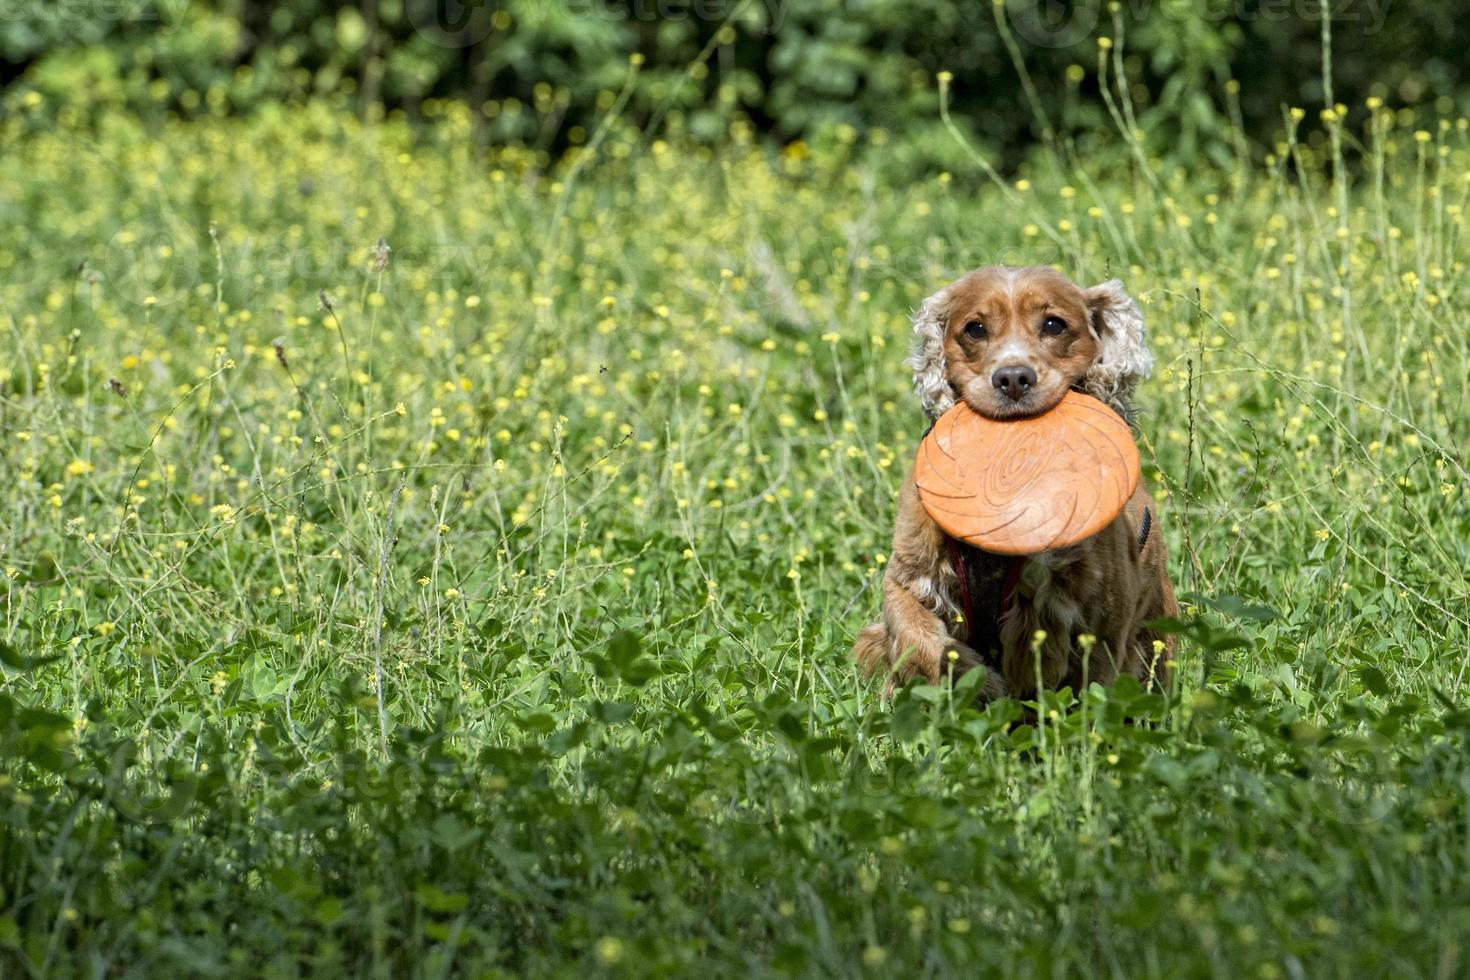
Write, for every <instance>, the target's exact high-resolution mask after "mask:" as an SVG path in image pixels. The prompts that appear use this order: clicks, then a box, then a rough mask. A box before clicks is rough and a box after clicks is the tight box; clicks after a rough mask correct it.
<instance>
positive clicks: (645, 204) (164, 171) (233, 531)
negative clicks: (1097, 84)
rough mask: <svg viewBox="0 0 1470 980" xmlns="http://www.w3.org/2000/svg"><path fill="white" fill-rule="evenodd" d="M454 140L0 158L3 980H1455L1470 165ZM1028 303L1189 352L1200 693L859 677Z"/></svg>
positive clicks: (1188, 645)
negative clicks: (853, 658)
mask: <svg viewBox="0 0 1470 980" xmlns="http://www.w3.org/2000/svg"><path fill="white" fill-rule="evenodd" d="M438 116H439V118H438V122H437V123H436V125H435V126H434V127H433V128H431V129H430V130H428V131H427V132H420V133H417V134H412V135H411V134H410V133H409V132H408V131H407V129H406V128H405V127H403V126H401V125H399V124H397V123H395V122H392V121H388V122H385V123H383V124H380V125H375V126H369V127H365V126H362V125H360V124H359V123H358V122H356V121H354V120H353V119H352V118H351V117H349V116H347V115H346V114H344V113H341V112H339V111H337V110H334V109H331V108H328V107H325V106H314V107H308V108H303V109H293V110H291V111H289V112H287V111H281V112H262V113H260V114H258V115H257V117H256V118H254V119H252V120H234V121H228V120H216V121H201V122H195V123H189V124H184V123H177V122H175V123H170V124H167V125H164V126H154V127H151V128H145V127H144V126H142V125H141V124H139V123H136V122H133V121H130V120H129V119H127V118H122V117H117V116H109V115H105V114H104V115H102V116H101V117H99V118H98V119H96V120H92V121H88V122H86V123H85V124H83V123H82V122H70V121H69V120H68V114H67V113H66V112H64V111H63V112H62V113H61V114H60V116H59V121H53V118H52V116H51V115H50V114H48V112H47V107H44V106H36V105H32V106H30V107H29V108H28V109H27V110H26V111H22V112H19V113H16V114H13V115H12V116H11V117H10V118H9V119H7V120H4V121H3V122H0V226H3V227H4V228H5V229H6V232H5V235H4V236H3V238H0V330H3V332H4V333H5V335H6V338H7V339H6V342H5V347H4V351H5V354H4V356H3V359H0V458H3V465H4V473H5V476H6V480H5V485H4V488H3V490H0V501H3V503H0V513H3V515H4V519H3V522H0V568H3V571H4V573H5V580H6V584H5V586H4V589H3V592H0V638H3V646H0V654H3V668H0V975H3V976H6V977H11V976H14V977H50V976H65V975H98V976H101V975H118V976H138V977H143V976H147V977H160V976H170V975H183V974H187V975H195V976H198V975H215V974H228V973H238V972H241V971H246V970H248V971H249V972H258V973H263V974H268V975H272V976H296V975H306V974H309V975H332V974H341V973H350V974H353V975H366V976H420V975H422V976H442V975H445V974H450V973H462V974H467V975H476V976H494V975H500V974H502V973H527V974H532V975H557V974H560V975H609V976H612V975H629V976H632V975H649V974H693V975H699V976H732V977H733V976H748V975H752V974H765V973H772V974H799V975H817V976H855V975H873V976H894V977H913V976H946V975H965V976H976V975H980V976H1016V975H1046V976H1061V975H1067V976H1072V975H1112V976H1129V977H1132V976H1157V977H1178V976H1206V975H1210V976H1221V977H1238V976H1254V977H1264V978H1271V977H1300V976H1354V977H1358V976H1383V975H1394V976H1442V977H1450V976H1457V975H1464V974H1465V972H1466V971H1467V970H1470V806H1467V796H1470V690H1467V678H1466V670H1467V665H1470V643H1467V641H1470V628H1467V618H1470V603H1467V602H1466V598H1467V595H1470V580H1467V573H1466V566H1467V563H1470V544H1467V542H1470V508H1467V493H1470V486H1467V483H1470V480H1467V474H1466V469H1465V467H1466V455H1467V454H1466V448H1467V444H1470V404H1467V390H1466V389H1467V378H1470V333H1467V331H1466V328H1465V324H1466V322H1467V316H1470V291H1467V286H1466V283H1467V279H1466V268H1465V259H1466V254H1467V249H1466V241H1465V238H1464V235H1463V233H1462V230H1461V229H1462V227H1463V222H1464V208H1465V206H1466V203H1467V199H1470V134H1467V132H1466V129H1467V127H1466V123H1465V121H1464V120H1456V119H1454V118H1453V117H1451V118H1449V119H1447V120H1444V121H1440V120H1438V119H1430V118H1426V117H1424V116H1422V115H1421V116H1420V117H1419V118H1418V119H1415V118H1414V117H1413V114H1412V113H1407V112H1398V113H1395V112H1394V111H1393V110H1391V109H1389V108H1382V107H1372V108H1371V111H1370V110H1365V109H1363V108H1362V107H1357V108H1355V110H1354V112H1353V114H1352V115H1351V116H1350V121H1345V120H1343V119H1342V118H1341V117H1338V116H1335V115H1332V114H1329V115H1328V117H1327V118H1326V119H1325V120H1319V119H1318V118H1317V117H1316V116H1315V115H1314V116H1312V117H1311V118H1310V119H1308V120H1303V121H1300V124H1301V126H1302V127H1303V131H1302V134H1301V137H1300V142H1298V141H1297V139H1296V137H1290V138H1288V137H1286V136H1283V142H1282V145H1281V146H1279V147H1277V148H1276V150H1275V152H1274V153H1273V154H1272V155H1271V156H1270V157H1269V158H1268V159H1266V160H1265V161H1264V162H1262V161H1261V160H1259V159H1257V160H1255V161H1254V162H1250V161H1242V162H1240V163H1239V164H1238V165H1237V166H1235V167H1234V168H1233V169H1228V170H1223V171H1210V170H1202V169H1200V167H1199V166H1198V165H1197V164H1196V163H1195V162H1194V161H1181V162H1176V161H1171V160H1169V159H1168V158H1167V157H1164V158H1158V157H1157V156H1156V153H1157V152H1158V149H1159V148H1158V147H1153V146H1147V145H1143V144H1139V143H1134V142H1131V141H1127V140H1124V139H1122V138H1120V137H1107V136H1104V135H1100V136H1098V137H1097V138H1096V141H1095V143H1096V145H1094V146H1090V147H1089V149H1088V150H1087V152H1086V153H1078V154H1077V155H1076V157H1075V158H1072V157H1062V158H1056V159H1052V160H1051V162H1050V163H1048V162H1046V161H1045V160H1039V161H1038V162H1037V163H1036V164H1035V165H1033V166H1032V167H1030V168H1028V169H1027V170H1026V171H1025V172H1024V174H1023V175H1022V176H1021V178H1020V179H1017V178H1014V177H1011V178H1007V179H1006V180H1005V181H1004V182H998V181H992V180H990V179H988V178H987V177H986V175H985V164H984V161H983V159H979V158H977V159H975V160H974V161H973V166H972V167H969V168H967V169H966V170H965V171H964V172H956V173H953V174H947V173H945V174H940V173H924V174H918V175H916V173H915V172H914V171H913V169H912V168H911V167H910V166H909V165H908V164H907V163H906V162H905V159H906V158H905V157H904V156H903V154H902V152H901V148H900V147H897V146H895V145H883V142H882V140H881V138H880V139H878V140H877V141H873V140H870V139H868V138H861V137H855V138H854V139H851V140H844V139H837V140H835V141H834V142H832V143H831V144H830V145H825V144H824V145H812V146H803V145H800V144H798V145H795V146H792V147H789V148H787V149H786V150H785V151H783V152H781V153H779V154H778V153H775V152H774V151H771V150H769V149H767V148H764V147H762V146H761V145H759V144H755V143H751V142H749V141H748V140H742V139H741V138H740V134H738V133H737V134H736V139H735V141H734V144H733V145H732V146H731V148H730V149H729V150H728V151H724V152H721V153H718V154H714V153H710V152H709V151H704V150H698V149H694V148H689V147H680V146H677V145H665V144H663V143H660V142H653V141H648V140H641V139H639V138H638V137H637V135H636V134H631V133H624V132H622V131H620V130H619V129H618V128H617V127H616V126H613V127H611V128H609V129H607V130H606V131H604V132H602V133H599V134H596V135H595V136H594V143H595V144H596V150H595V152H591V153H588V154H586V155H584V156H582V157H580V158H573V159H570V160H567V161H563V162H561V163H557V164H555V165H554V166H550V167H549V169H548V168H547V163H548V161H546V160H545V159H543V158H539V157H538V156H537V154H535V153H534V152H532V151H529V150H514V149H507V150H498V151H495V152H493V153H490V154H488V155H487V154H486V153H484V152H483V151H477V150H474V149H472V148H471V146H470V142H471V141H470V140H469V139H468V138H467V134H468V130H469V124H468V121H467V119H466V118H464V116H463V114H462V113H461V112H460V111H459V110H456V109H454V108H452V107H448V106H446V107H443V108H442V111H440V112H439V113H438ZM1293 122H1294V123H1295V122H1297V121H1296V120H1294V121H1293ZM1308 130H1310V138H1309V136H1308ZM1141 138H1143V139H1145V140H1147V139H1148V137H1147V136H1146V135H1144V136H1142V137H1141ZM1335 163H1338V164H1344V163H1345V168H1343V167H1339V166H1334V164H1335ZM1334 173H1342V174H1351V175H1352V176H1351V178H1350V179H1346V180H1342V181H1336V180H1334V178H1333V174H1334ZM993 261H1011V262H1045V263H1052V264H1055V265H1056V266H1057V267H1058V268H1060V269H1062V270H1063V271H1065V272H1067V273H1068V274H1070V275H1073V276H1074V277H1075V278H1077V279H1078V280H1080V281H1082V282H1083V283H1085V284H1086V283H1091V282H1096V281H1099V280H1101V279H1103V278H1106V277H1108V276H1113V275H1116V276H1119V277H1121V278H1122V279H1124V280H1125V282H1126V283H1127V285H1128V287H1129V289H1130V291H1131V292H1132V293H1133V295H1135V296H1136V297H1138V298H1139V300H1140V301H1141V303H1142V304H1143V307H1144V310H1145V313H1146V315H1147V317H1148V319H1149V323H1150V330H1151V338H1152V343H1153V346H1154V350H1155V353H1156V355H1157V356H1158V365H1159V366H1158V369H1157V371H1156V373H1155V376H1154V378H1153V380H1152V381H1150V382H1149V383H1148V384H1147V385H1146V386H1145V388H1144V389H1143V390H1142V392H1141V402H1142V403H1143V406H1144V408H1145V413H1144V414H1143V415H1142V417H1141V420H1140V434H1139V440H1140V446H1141V448H1142V452H1143V457H1144V468H1145V472H1146V474H1147V476H1148V477H1149V479H1150V480H1151V481H1152V482H1153V483H1154V485H1155V488H1156V490H1157V493H1158V495H1159V497H1160V502H1161V511H1162V514H1163V517H1162V529H1163V532H1164V533H1165V534H1166V535H1167V538H1168V543H1169V547H1170V549H1171V554H1172V569H1173V575H1174V579H1175V582H1176V584H1177V586H1178V588H1179V589H1180V591H1181V593H1183V594H1185V595H1186V596H1187V597H1188V598H1187V602H1186V614H1185V622H1184V624H1183V626H1182V628H1183V629H1184V631H1185V641H1184V644H1183V646H1182V653H1181V668H1180V675H1181V683H1180V685H1179V687H1178V690H1177V691H1176V692H1175V693H1174V695H1173V696H1171V697H1169V698H1164V697H1162V696H1159V695H1153V694H1144V693H1143V692H1140V691H1139V690H1138V689H1137V688H1136V687H1135V686H1129V685H1126V684H1124V685H1119V687H1118V688H1117V689H1114V690H1112V691H1106V690H1103V689H1100V688H1096V687H1094V688H1093V689H1092V690H1088V691H1084V692H1070V691H1067V692H1062V693H1061V695H1059V696H1057V697H1055V698H1054V699H1049V700H1048V703H1047V704H1045V705H1043V711H1042V714H1041V719H1042V724H1041V725H1040V727H1031V726H1021V727H1015V726H1014V725H1013V724H1012V723H1013V721H1014V720H1015V719H1017V718H1018V717H1020V715H1021V712H1022V707H1021V706H1020V705H1018V704H1015V703H1001V704H998V705H995V706H992V707H991V708H990V709H989V710H987V711H985V712H977V711H976V710H974V709H972V708H970V707H967V706H966V703H965V696H964V693H963V692H961V693H960V694H959V695H955V694H953V693H952V692H949V691H947V690H941V689H936V688H929V687H922V686H919V687H913V688H909V689H906V690H903V691H901V692H900V693H899V694H898V696H897V697H896V698H895V699H894V701H893V703H892V704H885V703H883V702H882V700H881V699H880V698H879V696H878V689H877V687H876V686H875V685H872V684H870V683H868V682H866V681H864V680H863V679H862V678H861V677H859V676H858V674H857V672H856V671H855V669H854V668H853V666H852V664H851V663H850V661H849V659H848V648H849V645H850V642H851V637H852V635H853V633H854V632H855V631H856V630H857V629H858V628H859V627H860V626H861V625H863V624H864V623H865V622H868V621H870V619H871V617H873V616H874V615H875V614H876V612H877V609H878V605H879V597H878V590H877V588H876V585H877V583H878V581H879V578H880V577H881V575H882V572H883V563H884V551H885V550H886V548H887V546H888V541H889V536H890V534H891V519H892V509H893V497H894V493H895V491H896V489H897V486H898V483H899V481H900V479H901V478H902V476H903V472H904V470H905V469H906V467H907V466H908V463H909V460H910V457H911V453H912V451H913V449H914V447H915V445H916V442H917V439H918V437H919V436H920V435H921V433H922V432H923V429H924V424H925V423H924V420H923V418H922V415H921V413H920V411H919V409H918V406H917V404H916V402H915V400H914V399H913V397H912V396H911V394H910V392H909V379H908V376H907V372H906V369H905V368H904V367H903V365H902V359H903V357H904V354H905V351H906V348H907V343H908V338H909V328H908V322H907V318H908V315H909V313H910V312H911V311H912V310H913V308H914V307H915V306H916V305H917V302H918V301H919V300H920V299H921V298H922V297H923V296H924V295H926V294H927V293H929V292H931V291H932V290H933V289H934V288H936V287H937V286H938V285H940V284H942V283H944V282H946V281H948V280H949V279H950V278H952V277H954V276H955V275H957V274H959V273H961V272H964V271H966V270H968V269H969V268H971V267H974V266H976V265H980V264H984V263H988V262H993ZM1069 706H1070V709H1069ZM1125 716H1126V717H1132V718H1134V719H1138V722H1137V723H1125V721H1124V718H1125Z"/></svg>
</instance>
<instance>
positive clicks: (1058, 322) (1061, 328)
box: [1041, 316, 1067, 337]
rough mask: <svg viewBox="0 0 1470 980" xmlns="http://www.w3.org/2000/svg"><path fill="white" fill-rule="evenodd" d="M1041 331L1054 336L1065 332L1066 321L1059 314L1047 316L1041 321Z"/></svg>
mask: <svg viewBox="0 0 1470 980" xmlns="http://www.w3.org/2000/svg"><path fill="white" fill-rule="evenodd" d="M1041 332H1042V333H1044V334H1046V335H1047V336H1048V337H1056V336H1058V335H1060V334H1064V333H1066V332H1067V321H1066V320H1063V319H1062V318H1061V317H1059V316H1049V317H1047V318H1046V319H1045V320H1042V321H1041Z"/></svg>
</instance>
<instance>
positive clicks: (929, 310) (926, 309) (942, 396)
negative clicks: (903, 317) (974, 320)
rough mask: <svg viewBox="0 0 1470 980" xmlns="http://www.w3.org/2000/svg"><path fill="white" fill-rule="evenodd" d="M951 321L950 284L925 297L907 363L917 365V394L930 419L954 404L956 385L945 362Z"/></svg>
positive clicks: (915, 320) (917, 319) (937, 416)
mask: <svg viewBox="0 0 1470 980" xmlns="http://www.w3.org/2000/svg"><path fill="white" fill-rule="evenodd" d="M948 321H949V289H948V288H947V287H946V288H945V289H941V290H940V291H939V292H937V293H935V294H934V295H933V296H930V297H929V298H928V299H926V300H924V303H923V305H921V306H920V307H919V312H918V313H915V314H914V347H913V350H912V351H910V352H909V359H908V366H909V367H911V368H913V369H914V394H916V395H918V396H919V401H920V403H922V404H923V406H924V414H925V415H927V416H929V419H930V421H933V420H934V419H937V418H939V416H941V415H943V414H944V413H945V412H947V411H949V409H950V408H951V407H952V406H953V405H954V389H953V388H951V387H950V385H949V378H948V377H947V376H946V371H945V363H944V328H945V325H946V324H947V323H948Z"/></svg>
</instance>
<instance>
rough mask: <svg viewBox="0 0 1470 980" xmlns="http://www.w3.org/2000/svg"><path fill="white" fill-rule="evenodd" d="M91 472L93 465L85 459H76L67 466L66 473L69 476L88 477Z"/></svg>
mask: <svg viewBox="0 0 1470 980" xmlns="http://www.w3.org/2000/svg"><path fill="white" fill-rule="evenodd" d="M91 472H92V464H91V463H89V462H87V461H86V460H85V459H74V460H72V461H71V462H70V463H68V464H66V473H67V475H68V476H86V475H87V474H88V473H91Z"/></svg>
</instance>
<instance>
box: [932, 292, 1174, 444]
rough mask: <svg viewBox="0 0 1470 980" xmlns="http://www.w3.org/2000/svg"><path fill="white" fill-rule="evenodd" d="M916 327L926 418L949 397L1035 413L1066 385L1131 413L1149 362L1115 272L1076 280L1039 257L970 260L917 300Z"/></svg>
mask: <svg viewBox="0 0 1470 980" xmlns="http://www.w3.org/2000/svg"><path fill="white" fill-rule="evenodd" d="M914 334H915V336H916V337H917V341H916V343H915V345H914V350H913V354H912V355H911V356H910V358H909V362H908V363H909V366H910V367H912V368H913V369H914V390H915V392H916V393H917V394H918V396H919V400H920V401H921V402H923V404H924V411H925V412H926V413H928V415H929V417H930V418H931V419H934V418H938V417H939V416H940V415H941V414H943V413H944V412H945V411H946V410H948V409H949V408H950V407H951V406H952V405H954V403H955V400H956V399H957V398H963V399H964V400H965V402H966V403H967V404H968V405H969V406H970V407H971V408H973V409H974V410H975V411H977V412H979V413H980V414H981V415H985V416H987V417H989V418H993V419H1006V418H1016V417H1019V416H1025V415H1039V414H1040V413H1042V412H1045V411H1048V410H1049V409H1051V408H1052V407H1054V406H1055V405H1056V404H1057V402H1059V401H1061V400H1062V396H1063V395H1065V394H1066V393H1067V390H1068V389H1069V388H1078V389H1080V390H1082V391H1085V392H1087V393H1088V394H1089V395H1092V396H1093V397H1095V398H1099V399H1101V400H1102V401H1105V402H1107V403H1108V404H1109V405H1111V406H1113V408H1115V409H1117V411H1118V412H1119V413H1121V414H1122V415H1123V417H1124V418H1128V419H1131V418H1132V407H1131V405H1130V401H1131V399H1132V396H1133V389H1134V388H1135V387H1137V385H1138V382H1139V381H1140V380H1141V379H1143V378H1146V377H1148V374H1149V372H1150V371H1151V370H1153V364H1154V359H1153V355H1152V354H1150V353H1149V350H1148V346H1147V344H1146V343H1145V342H1144V331H1143V313H1142V312H1141V311H1140V310H1139V309H1138V304H1137V303H1135V302H1134V301H1133V300H1132V299H1131V298H1130V297H1129V296H1128V294H1127V293H1125V292H1124V291H1123V284H1122V283H1121V282H1119V281H1118V280H1116V279H1111V280H1109V281H1107V282H1104V283H1100V284H1099V285H1096V286H1093V287H1092V288H1090V289H1082V288H1080V287H1078V286H1076V285H1074V284H1073V283H1072V282H1071V281H1070V280H1068V279H1067V278H1066V277H1065V276H1063V275H1061V274H1060V273H1057V272H1055V271H1053V270H1051V269H1049V268H1047V267H1045V266H1027V267H1025V268H1010V267H1007V266H987V267H985V268H983V269H976V270H975V271H974V272H972V273H970V274H969V275H967V276H965V277H964V278H962V279H957V280H956V281H954V282H952V283H950V284H949V285H948V286H946V287H944V288H943V289H941V290H940V291H939V292H937V293H935V294H934V295H933V296H930V297H929V298H928V299H926V300H925V301H924V304H923V306H922V307H920V309H919V312H918V315H916V316H915V317H914Z"/></svg>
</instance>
